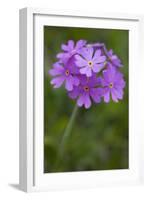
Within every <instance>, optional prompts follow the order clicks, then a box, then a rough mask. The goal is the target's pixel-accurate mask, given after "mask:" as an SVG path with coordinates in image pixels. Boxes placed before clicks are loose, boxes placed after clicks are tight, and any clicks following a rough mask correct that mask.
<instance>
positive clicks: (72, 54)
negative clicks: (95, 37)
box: [49, 40, 125, 109]
mask: <svg viewBox="0 0 147 200" xmlns="http://www.w3.org/2000/svg"><path fill="white" fill-rule="evenodd" d="M61 49H62V52H61V53H59V54H57V58H58V61H57V62H56V63H55V64H54V65H53V68H51V69H50V70H49V74H50V75H51V76H52V80H51V82H50V83H51V84H52V85H53V87H54V88H60V87H61V86H62V85H65V89H66V90H67V94H68V96H69V97H70V98H71V99H74V100H76V103H77V105H78V106H79V107H82V106H84V107H85V108H86V109H88V108H90V107H91V105H92V103H96V104H97V103H100V102H101V100H102V98H103V99H104V102H105V103H108V102H110V96H111V97H112V100H113V102H118V101H119V100H122V99H123V94H124V87H125V81H124V78H123V74H122V73H121V72H120V67H122V64H121V60H120V59H119V58H118V56H117V55H115V54H114V53H113V51H112V49H111V50H109V51H108V50H107V48H106V46H105V44H104V43H99V42H97V43H93V44H88V43H87V42H86V41H85V40H79V41H77V42H76V43H75V42H74V41H73V40H69V41H68V42H67V44H62V45H61Z"/></svg>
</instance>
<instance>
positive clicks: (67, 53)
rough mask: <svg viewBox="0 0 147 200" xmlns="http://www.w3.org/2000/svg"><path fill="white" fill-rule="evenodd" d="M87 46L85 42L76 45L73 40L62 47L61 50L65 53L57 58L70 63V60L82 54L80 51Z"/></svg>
mask: <svg viewBox="0 0 147 200" xmlns="http://www.w3.org/2000/svg"><path fill="white" fill-rule="evenodd" d="M85 45H86V41H85V40H79V41H77V43H76V44H75V43H74V41H73V40H69V41H68V42H67V45H66V44H62V45H61V49H62V50H63V51H64V52H62V53H59V54H57V58H59V59H60V60H61V61H63V62H64V63H65V62H66V61H68V59H69V58H70V57H71V56H73V55H75V54H76V53H79V52H80V49H81V48H83V47H84V46H85Z"/></svg>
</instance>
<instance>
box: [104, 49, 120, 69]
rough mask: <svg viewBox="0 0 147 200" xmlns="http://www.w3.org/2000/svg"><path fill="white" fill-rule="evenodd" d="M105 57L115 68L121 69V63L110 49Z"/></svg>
mask: <svg viewBox="0 0 147 200" xmlns="http://www.w3.org/2000/svg"><path fill="white" fill-rule="evenodd" d="M107 56H108V59H109V60H110V62H111V63H112V64H113V65H114V66H116V67H122V66H123V65H122V63H121V60H120V59H119V58H118V56H117V55H115V54H114V53H113V50H112V49H110V50H109V51H108V52H107Z"/></svg>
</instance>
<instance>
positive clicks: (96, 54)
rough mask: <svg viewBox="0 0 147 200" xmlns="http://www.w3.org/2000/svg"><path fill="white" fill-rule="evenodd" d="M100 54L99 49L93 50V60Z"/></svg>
mask: <svg viewBox="0 0 147 200" xmlns="http://www.w3.org/2000/svg"><path fill="white" fill-rule="evenodd" d="M100 55H101V50H100V49H98V50H97V51H95V54H94V56H93V60H95V59H96V60H97V59H98V58H99V57H100Z"/></svg>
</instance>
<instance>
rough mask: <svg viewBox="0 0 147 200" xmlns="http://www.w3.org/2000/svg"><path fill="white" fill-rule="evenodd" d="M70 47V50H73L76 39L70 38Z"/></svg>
mask: <svg viewBox="0 0 147 200" xmlns="http://www.w3.org/2000/svg"><path fill="white" fill-rule="evenodd" d="M68 48H69V51H72V50H73V48H74V41H73V40H68Z"/></svg>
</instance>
